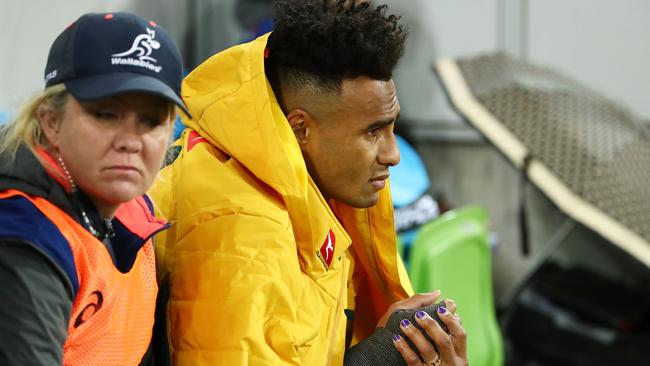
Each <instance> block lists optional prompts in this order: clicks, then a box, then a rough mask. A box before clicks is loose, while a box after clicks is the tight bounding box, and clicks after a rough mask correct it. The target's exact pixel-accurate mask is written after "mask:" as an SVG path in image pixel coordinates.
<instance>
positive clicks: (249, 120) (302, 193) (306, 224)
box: [182, 34, 412, 316]
mask: <svg viewBox="0 0 650 366" xmlns="http://www.w3.org/2000/svg"><path fill="white" fill-rule="evenodd" d="M268 36H269V35H268V34H267V35H264V36H262V37H260V38H258V39H256V40H254V41H252V42H249V43H245V44H242V45H239V46H235V47H232V48H230V49H228V50H226V51H223V52H220V53H218V54H216V55H214V56H212V57H211V58H209V59H208V60H206V61H205V62H203V64H201V65H200V66H199V67H198V68H196V69H195V70H194V71H193V72H192V73H191V74H189V75H188V76H187V77H186V78H185V80H184V81H183V92H182V94H183V98H184V100H185V102H186V104H187V106H188V108H189V111H190V113H191V115H192V116H193V118H192V119H189V118H187V117H186V116H184V118H185V120H184V123H185V124H186V125H187V126H188V127H190V128H191V129H193V130H195V131H196V132H198V133H199V134H200V135H201V136H202V137H204V138H205V139H206V140H207V141H208V142H209V143H210V144H212V145H214V146H215V147H217V148H218V149H219V150H221V151H222V152H224V153H226V154H228V155H229V156H231V157H232V158H234V159H236V160H237V161H239V162H240V163H241V164H242V165H244V166H245V167H246V168H247V169H248V170H249V171H250V172H252V174H254V175H255V176H256V177H257V178H258V179H260V180H261V181H263V182H264V183H265V184H267V185H268V186H270V187H271V188H272V189H273V190H275V191H276V192H277V193H278V194H279V195H280V196H281V197H282V200H283V201H284V203H285V205H286V207H287V210H288V212H289V216H290V218H291V221H292V223H294V225H292V226H293V230H294V235H295V236H296V238H297V239H298V243H299V244H298V245H299V248H298V249H299V251H304V252H305V253H304V255H311V256H313V250H317V249H318V248H316V247H309V248H304V247H300V246H301V243H321V242H322V238H321V239H320V241H319V240H318V238H312V237H311V236H312V235H314V233H320V232H322V230H320V229H321V228H320V227H321V226H322V223H321V222H320V221H322V219H323V210H326V211H327V212H328V214H329V215H330V217H331V218H332V219H333V221H334V222H336V223H337V224H338V228H337V229H340V231H341V232H343V233H344V234H343V235H344V236H345V239H346V241H348V244H349V242H350V240H351V241H352V243H353V244H352V246H353V247H354V250H355V252H356V254H357V255H358V256H359V257H360V259H361V264H363V266H364V268H365V269H366V272H367V273H370V274H371V276H373V277H374V281H373V282H374V283H375V284H376V285H377V287H378V288H377V291H379V292H381V293H383V294H384V296H385V297H387V301H388V303H390V302H392V301H395V300H397V299H401V298H404V297H406V296H407V295H408V294H410V293H412V289H411V287H410V282H409V281H408V277H407V275H406V272H405V270H404V268H403V264H402V262H401V259H400V258H399V256H398V254H397V251H396V239H395V231H394V226H393V209H392V202H391V197H390V190H389V189H384V190H382V191H381V192H380V199H379V202H378V204H377V205H375V206H374V207H372V208H369V209H355V208H352V207H348V206H345V205H342V204H340V203H335V202H330V204H331V207H332V208H333V209H334V211H336V216H335V215H334V213H333V212H332V210H331V209H330V206H329V205H328V204H327V202H325V200H324V199H323V197H322V195H321V194H320V192H319V191H318V189H317V187H316V186H315V184H314V183H313V181H312V180H311V178H310V177H309V173H308V171H307V167H306V165H305V161H304V159H303V157H302V153H301V151H300V147H299V145H298V143H297V141H296V139H295V136H294V134H293V131H292V130H291V128H290V126H289V122H288V121H287V119H286V118H285V116H284V113H283V112H282V110H281V108H280V106H279V104H278V102H277V100H276V97H275V95H274V93H273V90H272V88H271V86H270V84H269V82H268V80H267V78H266V75H265V72H264V50H265V48H266V43H267V39H268ZM186 138H187V137H186ZM314 192H315V194H314ZM316 207H322V208H316ZM319 210H320V211H319ZM296 223H297V224H296ZM316 228H319V229H318V230H316ZM343 228H345V229H343ZM333 230H334V228H333ZM337 231H338V230H337ZM310 245H311V244H310ZM346 248H347V247H346ZM338 249H339V248H338V242H337V252H338V251H339V250H338ZM341 249H344V248H341ZM384 306H387V304H381V305H379V308H384V310H385V307H384ZM377 310H378V311H381V309H377ZM379 316H381V314H379Z"/></svg>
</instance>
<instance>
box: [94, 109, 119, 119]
mask: <svg viewBox="0 0 650 366" xmlns="http://www.w3.org/2000/svg"><path fill="white" fill-rule="evenodd" d="M93 114H94V115H95V117H96V118H99V119H116V118H117V113H115V112H113V111H105V110H100V111H95V112H94V113H93Z"/></svg>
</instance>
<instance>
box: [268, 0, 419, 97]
mask: <svg viewBox="0 0 650 366" xmlns="http://www.w3.org/2000/svg"><path fill="white" fill-rule="evenodd" d="M273 10H274V19H275V30H274V31H273V33H272V34H271V36H270V38H269V41H268V48H269V59H268V60H267V68H270V69H271V70H270V71H271V74H274V75H270V76H272V77H270V79H274V78H275V79H276V80H271V81H272V84H274V83H273V81H276V82H278V81H279V82H280V83H281V84H282V86H283V87H284V86H291V87H300V86H307V87H317V88H319V89H322V90H328V91H339V90H340V88H341V83H342V81H343V79H346V78H355V77H359V76H367V77H369V78H371V79H375V80H384V81H386V80H390V79H391V78H392V74H393V69H394V68H395V66H396V64H397V62H398V61H399V59H400V58H401V57H402V55H403V53H404V44H405V41H406V37H407V35H408V31H407V29H406V27H405V26H403V25H401V24H400V23H399V22H398V21H399V19H400V17H399V16H396V15H393V14H388V13H387V11H388V7H387V6H386V5H380V6H376V7H375V6H373V5H372V4H371V3H370V1H360V0H275V1H274V3H273ZM286 84H289V85H286Z"/></svg>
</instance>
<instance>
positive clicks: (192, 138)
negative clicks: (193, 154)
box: [187, 131, 207, 152]
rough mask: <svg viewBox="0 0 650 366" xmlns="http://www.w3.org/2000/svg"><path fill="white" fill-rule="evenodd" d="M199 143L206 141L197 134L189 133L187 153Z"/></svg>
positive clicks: (194, 132)
mask: <svg viewBox="0 0 650 366" xmlns="http://www.w3.org/2000/svg"><path fill="white" fill-rule="evenodd" d="M201 142H207V140H206V139H205V137H203V136H201V135H199V133H198V132H196V131H191V132H190V135H189V136H187V151H188V152H189V151H191V150H192V149H193V148H194V146H196V145H197V144H199V143H201Z"/></svg>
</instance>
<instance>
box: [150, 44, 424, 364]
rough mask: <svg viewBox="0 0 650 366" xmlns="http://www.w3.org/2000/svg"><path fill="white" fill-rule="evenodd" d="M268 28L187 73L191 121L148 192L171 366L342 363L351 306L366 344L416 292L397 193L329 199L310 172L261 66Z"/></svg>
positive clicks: (357, 336)
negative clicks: (399, 247)
mask: <svg viewBox="0 0 650 366" xmlns="http://www.w3.org/2000/svg"><path fill="white" fill-rule="evenodd" d="M267 37H268V36H263V37H260V38H259V39H257V40H255V41H253V42H250V43H247V44H244V45H240V46H236V47H233V48H231V49H229V50H226V51H224V52H221V53H219V54H217V55H215V56H213V57H211V58H210V59H208V60H207V61H205V62H204V63H203V64H202V65H200V66H199V67H198V68H197V69H196V70H194V71H193V72H192V73H191V74H190V75H189V76H188V77H187V78H186V79H185V80H184V82H183V97H184V99H185V102H186V103H187V105H188V106H189V109H190V112H191V113H192V116H193V119H192V120H185V121H184V122H185V124H187V125H188V126H189V128H190V129H188V130H186V131H185V133H184V135H183V136H182V138H181V139H180V141H179V143H180V145H181V147H182V150H181V153H180V155H179V157H178V158H177V159H176V161H175V162H174V163H173V164H171V165H169V166H167V167H166V168H165V169H163V171H162V172H161V174H160V175H159V178H158V179H157V181H156V183H155V185H154V187H153V188H152V190H151V192H150V193H151V195H152V197H153V199H154V201H155V202H156V203H157V206H158V209H159V210H160V213H161V214H162V215H164V216H165V217H166V218H167V219H168V220H169V221H170V222H171V223H172V225H173V226H172V228H171V229H170V230H168V231H166V232H165V233H162V234H160V235H159V236H157V237H156V247H157V255H158V265H159V266H158V267H159V279H160V280H161V281H169V285H170V296H169V302H168V313H167V322H168V324H167V326H168V331H169V340H170V349H171V353H172V361H173V362H174V364H175V365H192V366H194V365H230V366H232V365H284V364H288V365H341V364H342V363H343V353H344V351H345V335H346V321H347V319H346V316H345V313H344V310H345V309H349V308H354V310H355V320H354V338H355V339H356V340H358V339H362V338H364V337H365V336H367V335H368V334H369V333H370V332H372V330H373V329H374V326H375V324H376V322H377V320H378V319H379V317H380V316H381V315H382V314H383V313H384V312H385V310H386V308H387V306H388V305H389V304H390V303H392V302H394V301H396V300H399V299H402V298H405V297H407V296H409V295H410V294H411V293H412V289H411V286H410V283H409V282H408V278H407V276H406V272H405V271H404V268H403V265H402V262H401V260H400V259H399V256H398V254H397V251H396V245H395V235H394V231H393V230H394V229H393V219H392V217H393V211H392V205H391V198H390V192H389V190H388V189H384V190H383V191H382V192H381V193H380V200H379V203H378V204H377V205H376V206H375V207H373V208H371V209H363V210H359V209H353V208H350V207H345V206H343V205H340V204H335V203H331V205H332V207H333V208H330V205H328V204H327V202H325V200H324V199H323V197H322V195H321V194H320V192H319V191H318V189H317V188H316V186H315V185H314V183H313V181H312V180H311V179H310V177H309V174H308V173H307V169H306V166H305V162H304V160H303V158H302V155H301V152H300V148H299V146H298V144H297V142H296V140H295V137H294V135H293V132H292V131H291V128H290V126H289V123H288V122H287V120H286V119H285V117H284V115H283V113H282V111H281V109H280V107H279V105H278V103H277V101H276V99H275V96H274V95H273V92H272V90H271V88H270V86H269V83H268V82H267V79H266V77H265V74H264V62H263V52H264V48H265V45H266V40H267ZM332 210H335V211H336V215H337V216H338V217H339V218H340V221H339V220H338V219H337V216H335V215H334V213H333V211H332ZM329 243H331V244H332V246H333V248H334V252H333V253H331V251H329V252H328V249H327V245H328V244H329ZM328 259H329V260H330V261H331V262H329V261H328ZM328 262H329V265H328ZM353 267H354V269H353ZM352 273H354V275H352Z"/></svg>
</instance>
